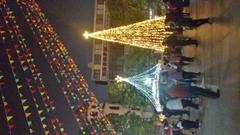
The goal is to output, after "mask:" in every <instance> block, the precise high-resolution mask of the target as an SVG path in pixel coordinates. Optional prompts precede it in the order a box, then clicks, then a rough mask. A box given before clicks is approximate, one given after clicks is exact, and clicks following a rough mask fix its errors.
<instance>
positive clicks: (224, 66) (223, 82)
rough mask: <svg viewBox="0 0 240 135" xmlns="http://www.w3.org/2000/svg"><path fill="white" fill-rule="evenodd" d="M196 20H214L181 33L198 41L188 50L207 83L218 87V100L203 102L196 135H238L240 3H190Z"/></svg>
mask: <svg viewBox="0 0 240 135" xmlns="http://www.w3.org/2000/svg"><path fill="white" fill-rule="evenodd" d="M189 10H190V12H191V16H192V17H193V18H195V19H198V18H206V17H214V23H213V24H212V25H209V24H206V25H203V26H200V27H199V28H198V29H196V30H192V31H187V32H185V33H184V34H185V35H187V36H191V37H193V38H195V39H198V40H199V41H200V45H199V47H197V48H190V49H191V50H192V52H194V53H193V55H195V57H196V58H197V65H200V68H199V70H200V71H201V72H203V74H204V75H203V77H204V80H205V83H206V84H214V85H217V86H219V88H220V89H221V90H222V91H221V97H220V99H217V100H214V99H208V100H206V101H204V102H203V104H204V105H205V108H204V111H203V112H202V114H201V121H202V128H201V129H200V130H199V131H198V135H240V0H192V1H191V6H190V8H189Z"/></svg>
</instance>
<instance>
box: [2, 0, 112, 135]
mask: <svg viewBox="0 0 240 135" xmlns="http://www.w3.org/2000/svg"><path fill="white" fill-rule="evenodd" d="M16 3H17V4H18V6H19V8H20V9H21V11H22V14H23V15H24V19H26V21H27V24H28V26H29V27H30V29H31V32H32V33H33V35H34V38H35V40H36V41H37V45H39V47H40V48H41V50H40V51H41V52H39V53H43V54H44V56H45V59H46V61H47V62H48V63H49V65H50V67H51V71H52V73H53V74H54V76H55V78H56V80H57V82H58V84H59V87H60V88H61V90H62V92H63V94H64V96H65V98H66V101H67V103H68V105H69V108H70V109H71V111H72V115H73V116H74V118H75V120H76V122H77V123H78V127H79V129H80V133H81V134H83V135H84V134H86V135H90V134H91V135H95V134H103V135H104V134H106V135H108V134H114V130H113V129H112V128H111V125H110V123H109V121H108V120H107V119H106V116H105V114H104V113H103V111H102V110H101V108H100V107H98V102H97V99H96V97H95V95H94V94H93V93H92V92H91V91H90V90H89V88H88V84H87V81H86V80H85V79H84V77H83V75H81V73H80V71H79V70H78V68H77V65H76V64H75V62H74V60H73V59H72V58H71V57H70V56H69V54H68V52H67V49H66V48H65V47H64V44H63V43H61V41H60V40H59V38H58V35H57V34H56V33H55V32H54V30H53V28H52V26H51V25H50V24H49V23H48V21H47V19H46V17H45V16H44V14H43V13H42V11H41V9H40V7H39V6H38V4H37V3H36V2H35V1H34V0H21V1H19V0H16ZM0 7H1V8H0V9H1V16H0V17H2V19H1V20H3V21H1V24H0V34H1V46H0V49H1V51H2V52H4V53H1V55H3V56H4V57H1V59H3V60H5V61H7V63H8V66H7V67H9V69H10V70H7V67H5V65H4V66H3V65H2V64H6V63H4V62H3V63H2V62H1V68H0V88H1V89H0V96H1V98H0V104H1V103H2V104H3V107H4V110H2V111H3V112H4V115H5V119H4V118H2V117H1V118H0V120H1V122H0V134H19V133H20V132H18V131H21V132H22V133H20V134H33V135H35V134H45V135H48V134H61V135H66V134H67V133H66V130H65V128H64V124H63V122H61V120H60V119H59V118H58V117H57V116H56V115H55V114H56V106H55V103H54V101H53V100H52V99H51V97H50V96H49V94H48V91H49V89H47V88H46V86H45V82H44V80H43V79H42V77H41V76H42V74H41V73H40V70H39V69H38V67H37V66H36V65H35V64H34V63H35V60H34V57H33V54H32V53H33V52H32V50H31V47H30V45H29V43H28V41H27V40H26V39H25V38H24V36H23V35H22V34H21V33H22V29H21V27H20V26H19V25H18V24H17V20H16V18H15V16H14V12H13V11H12V10H11V9H10V8H9V6H8V1H2V2H1V3H0ZM2 68H3V69H2ZM5 68H6V69H5ZM9 71H10V72H9ZM10 73H11V76H12V78H14V79H13V80H14V81H13V82H12V84H14V85H11V87H13V86H14V87H16V88H12V89H13V90H16V91H14V92H15V95H14V96H16V97H17V98H15V99H14V100H15V102H14V103H13V101H11V100H12V99H9V95H8V94H9V93H8V94H6V92H8V91H7V89H11V87H10V84H8V83H9V82H8V81H9V80H10V79H9V75H8V74H10ZM5 78H6V79H5ZM8 87H10V88H8ZM11 94H14V93H11ZM18 101H19V102H18ZM18 106H21V108H19V107H18ZM92 106H94V107H95V108H92ZM16 107H18V109H16ZM93 110H94V111H96V110H97V112H98V113H99V114H98V115H97V116H94V117H91V119H89V117H88V115H91V111H93ZM0 111H1V109H0ZM21 114H23V115H21ZM20 115H21V116H20ZM20 117H21V120H24V121H26V122H25V124H24V125H21V126H20V125H19V123H20V122H17V120H19V118H20ZM2 123H3V124H2ZM36 125H39V126H36ZM2 127H3V128H2ZM21 127H24V128H22V129H20V128H21ZM25 128H26V129H27V130H26V131H24V129H25ZM2 129H8V131H7V132H6V130H5V131H2Z"/></svg>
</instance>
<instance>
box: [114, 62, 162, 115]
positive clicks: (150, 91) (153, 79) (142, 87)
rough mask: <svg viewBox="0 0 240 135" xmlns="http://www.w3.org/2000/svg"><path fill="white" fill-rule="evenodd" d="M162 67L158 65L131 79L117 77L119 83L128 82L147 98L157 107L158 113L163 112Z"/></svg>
mask: <svg viewBox="0 0 240 135" xmlns="http://www.w3.org/2000/svg"><path fill="white" fill-rule="evenodd" d="M160 72H161V65H160V64H157V65H155V66H154V67H152V68H150V69H148V70H146V71H145V72H143V73H140V74H138V75H134V76H131V77H127V78H123V77H120V76H117V77H116V78H115V80H116V81H117V82H126V83H128V84H130V85H132V86H134V87H135V88H136V89H137V91H138V92H139V93H141V94H142V95H143V96H145V97H146V98H147V99H148V100H149V101H150V102H151V103H152V105H153V106H154V107H155V109H156V111H157V112H161V111H162V105H161V104H160V95H159V86H160V85H159V80H160Z"/></svg>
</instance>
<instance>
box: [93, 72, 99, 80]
mask: <svg viewBox="0 0 240 135" xmlns="http://www.w3.org/2000/svg"><path fill="white" fill-rule="evenodd" d="M100 72H101V71H100V70H99V69H95V70H94V71H93V78H94V79H95V80H100Z"/></svg>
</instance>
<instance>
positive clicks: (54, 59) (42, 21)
mask: <svg viewBox="0 0 240 135" xmlns="http://www.w3.org/2000/svg"><path fill="white" fill-rule="evenodd" d="M18 4H19V6H20V8H21V7H24V8H22V9H25V11H24V15H25V17H26V20H27V21H28V22H29V25H30V27H31V29H32V30H33V31H34V34H35V37H36V38H37V40H38V42H39V45H40V47H41V48H42V50H43V53H44V55H45V57H46V58H47V60H48V61H49V64H50V66H51V68H52V70H53V72H54V74H55V76H56V79H57V80H58V82H59V84H61V88H62V90H63V93H64V94H65V96H66V99H67V100H68V103H69V105H70V107H71V109H72V111H73V113H75V114H74V116H75V118H76V120H77V122H78V123H79V127H80V129H81V130H82V133H83V134H87V132H86V131H85V130H88V132H89V133H92V132H93V133H99V132H105V131H106V130H107V127H109V122H108V121H107V120H106V119H105V118H104V119H102V118H101V120H100V119H99V118H98V117H97V118H96V119H95V120H94V121H91V123H90V122H89V121H88V120H86V112H87V110H88V107H89V104H90V103H91V99H92V98H93V99H95V97H94V96H89V95H90V91H89V90H88V85H87V83H86V80H85V79H84V78H83V76H82V75H81V74H80V72H79V70H78V69H77V66H76V64H75V63H74V61H73V60H72V59H71V58H70V57H69V55H68V52H67V50H66V48H65V47H64V45H63V44H62V43H61V42H60V41H59V40H58V36H57V34H56V33H55V32H54V31H53V28H52V27H51V25H50V24H49V23H48V21H47V20H46V18H45V16H44V14H43V13H42V12H41V10H40V8H39V6H38V5H37V4H36V2H35V1H24V0H23V1H21V2H20V1H19V2H18ZM47 39H48V40H47ZM100 116H101V117H105V116H104V115H102V114H101V115H100ZM83 122H84V125H85V126H84V127H85V128H83ZM101 130H102V131H101Z"/></svg>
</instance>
